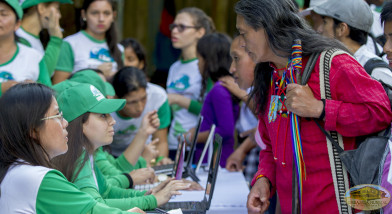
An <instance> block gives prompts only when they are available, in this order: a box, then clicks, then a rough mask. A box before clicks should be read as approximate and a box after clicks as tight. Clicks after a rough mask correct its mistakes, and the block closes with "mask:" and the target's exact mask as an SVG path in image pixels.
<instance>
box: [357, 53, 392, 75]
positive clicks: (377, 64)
mask: <svg viewBox="0 0 392 214" xmlns="http://www.w3.org/2000/svg"><path fill="white" fill-rule="evenodd" d="M363 67H364V68H365V70H366V73H368V74H369V75H372V72H373V69H375V68H388V69H390V68H389V65H388V64H387V63H386V62H384V60H382V59H380V58H378V57H374V58H371V59H369V60H368V61H367V62H366V63H365V65H364V66H363Z"/></svg>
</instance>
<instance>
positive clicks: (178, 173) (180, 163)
mask: <svg viewBox="0 0 392 214" xmlns="http://www.w3.org/2000/svg"><path fill="white" fill-rule="evenodd" d="M184 155H185V137H184V136H183V135H181V139H180V144H179V145H178V149H177V154H176V160H175V165H174V173H173V175H175V179H176V180H181V179H182V172H183V170H184Z"/></svg>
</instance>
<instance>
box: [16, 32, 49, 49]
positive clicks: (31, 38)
mask: <svg viewBox="0 0 392 214" xmlns="http://www.w3.org/2000/svg"><path fill="white" fill-rule="evenodd" d="M16 35H17V36H18V37H20V38H21V39H24V40H26V41H27V42H28V43H29V44H30V47H31V48H34V49H35V50H37V51H38V52H40V53H41V54H42V55H44V54H45V50H44V46H43V45H42V43H41V40H40V39H39V37H38V36H35V35H33V34H30V33H28V32H26V31H25V30H24V29H23V28H22V27H20V28H18V30H16Z"/></svg>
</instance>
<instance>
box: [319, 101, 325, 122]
mask: <svg viewBox="0 0 392 214" xmlns="http://www.w3.org/2000/svg"><path fill="white" fill-rule="evenodd" d="M321 101H322V102H323V111H322V112H321V115H320V117H319V118H318V119H319V120H323V119H324V117H325V99H321Z"/></svg>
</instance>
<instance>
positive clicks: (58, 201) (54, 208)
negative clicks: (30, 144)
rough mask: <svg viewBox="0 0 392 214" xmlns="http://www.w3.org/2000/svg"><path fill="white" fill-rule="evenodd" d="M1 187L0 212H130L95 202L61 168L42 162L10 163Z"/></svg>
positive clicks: (102, 213)
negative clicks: (45, 164) (33, 163)
mask: <svg viewBox="0 0 392 214" xmlns="http://www.w3.org/2000/svg"><path fill="white" fill-rule="evenodd" d="M22 162H23V161H22ZM0 191H1V192H0V193H1V195H0V213H2V214H3V213H4V214H45V213H91V214H106V213H111V214H120V213H121V214H125V213H129V212H126V211H121V210H119V209H116V208H111V207H108V206H106V205H105V204H101V203H98V202H97V201H96V200H94V198H92V197H91V196H90V195H89V194H87V193H84V192H81V191H80V190H79V189H78V188H77V187H76V186H75V185H74V184H72V183H70V182H68V180H67V179H66V178H65V177H64V175H63V174H62V173H61V172H59V171H57V170H54V169H50V168H46V167H42V166H32V165H27V164H25V165H14V166H11V167H10V168H9V169H8V171H7V174H6V175H5V177H4V179H3V181H2V182H1V184H0Z"/></svg>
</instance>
